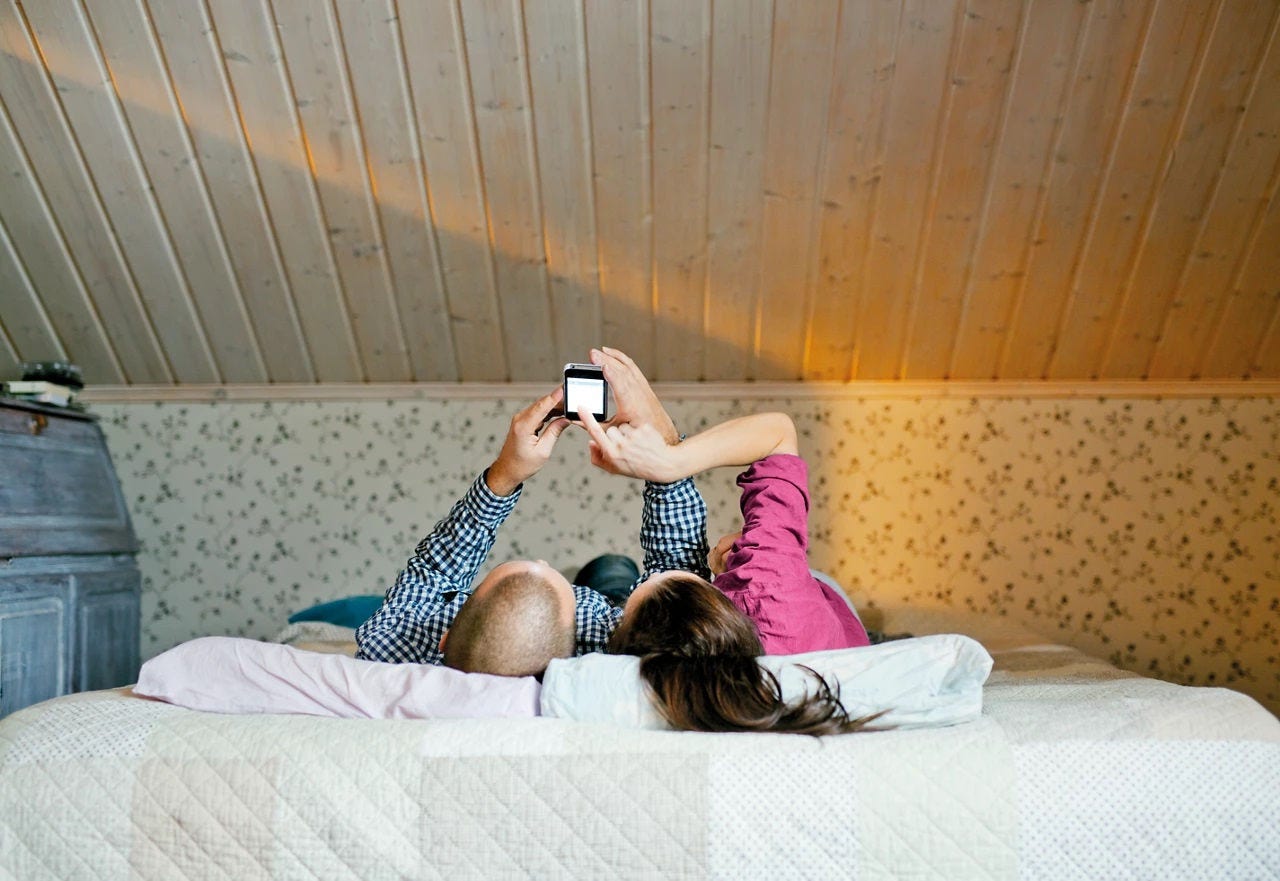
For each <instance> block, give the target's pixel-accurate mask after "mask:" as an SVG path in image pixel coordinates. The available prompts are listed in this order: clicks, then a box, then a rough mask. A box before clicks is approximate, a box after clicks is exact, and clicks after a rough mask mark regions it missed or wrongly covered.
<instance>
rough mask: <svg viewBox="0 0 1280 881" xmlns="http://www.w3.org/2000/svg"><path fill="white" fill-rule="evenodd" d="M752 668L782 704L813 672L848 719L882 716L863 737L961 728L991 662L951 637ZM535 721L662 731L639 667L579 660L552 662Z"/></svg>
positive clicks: (601, 658) (799, 692)
mask: <svg viewBox="0 0 1280 881" xmlns="http://www.w3.org/2000/svg"><path fill="white" fill-rule="evenodd" d="M760 663H761V664H762V665H763V666H765V667H766V668H767V669H769V670H771V671H772V672H773V674H774V675H775V676H777V677H778V682H779V684H780V685H781V686H782V696H783V698H784V699H786V700H788V701H793V700H796V699H798V698H800V697H802V696H803V695H804V694H805V693H806V692H811V691H812V690H813V678H812V676H810V675H809V674H808V673H807V672H806V671H804V670H803V669H801V666H800V665H802V664H803V665H805V666H808V667H811V668H813V669H814V670H815V671H816V672H818V673H819V674H821V675H822V676H823V677H825V678H826V680H827V682H829V683H830V684H831V686H832V688H835V687H836V686H839V688H840V702H841V703H842V704H844V706H845V709H847V710H848V711H849V715H851V716H854V717H858V716H867V715H871V714H873V713H878V712H880V711H881V710H885V711H886V712H885V714H884V715H883V716H881V717H880V718H878V719H876V720H875V721H873V722H872V723H870V724H869V725H868V726H867V729H868V730H884V729H889V728H932V727H937V726H942V725H955V724H958V723H960V722H969V721H972V720H974V719H977V718H978V717H979V716H980V715H982V684H983V683H984V682H986V681H987V676H988V675H989V674H990V673H991V663H992V661H991V656H990V655H989V654H987V651H986V649H984V648H983V647H982V646H981V645H980V644H979V643H978V642H976V641H974V640H972V639H970V638H969V637H967V636H960V635H958V634H939V635H935V636H921V637H916V638H914V639H901V640H896V641H894V642H886V643H881V644H880V645H872V646H866V647H863V648H853V649H834V650H829V651H822V652H808V653H806V654H802V655H770V656H766V657H763V658H761V659H760ZM541 706H542V714H543V715H544V716H560V717H563V718H566V719H577V720H580V721H583V722H608V723H612V724H615V725H622V726H624V727H627V728H667V727H669V726H668V725H667V724H666V722H665V721H664V720H663V719H662V717H661V716H660V715H659V714H658V711H657V709H655V708H654V706H653V704H652V703H651V702H650V700H649V698H648V695H647V693H646V691H645V689H644V685H643V683H642V682H641V680H640V659H639V658H636V657H630V656H627V655H600V654H592V655H584V656H583V657H580V658H570V659H567V660H556V661H552V662H551V665H550V666H549V667H547V672H546V675H545V676H543V679H542V700H541Z"/></svg>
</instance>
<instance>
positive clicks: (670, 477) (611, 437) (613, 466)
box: [578, 411, 687, 483]
mask: <svg viewBox="0 0 1280 881" xmlns="http://www.w3.org/2000/svg"><path fill="white" fill-rule="evenodd" d="M578 415H579V416H580V417H581V419H582V426H583V427H584V428H585V429H586V430H587V434H589V435H591V443H590V449H591V464H592V465H595V466H596V467H597V468H600V469H603V470H605V471H608V472H609V473H610V474H621V475H623V476H624V477H637V478H640V479H641V480H649V481H652V482H654V483H671V482H672V481H675V480H679V479H680V478H682V477H686V476H687V475H686V474H685V473H683V471H682V470H681V465H680V461H679V459H680V456H679V451H680V447H679V446H673V445H671V444H668V443H667V441H666V438H664V437H663V435H662V433H661V432H659V431H658V429H656V428H654V427H653V426H652V425H650V424H648V423H642V424H639V425H631V424H627V423H623V424H621V425H610V426H609V427H608V428H605V427H604V426H602V425H601V424H600V423H599V422H597V421H596V420H595V417H594V416H592V415H591V414H590V413H588V412H585V411H583V412H581V413H579V414H578Z"/></svg>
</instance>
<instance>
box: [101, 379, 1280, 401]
mask: <svg viewBox="0 0 1280 881" xmlns="http://www.w3.org/2000/svg"><path fill="white" fill-rule="evenodd" d="M550 388H551V385H550V384H549V383H548V384H544V383H529V382H514V383H474V382H473V383H431V382H424V383H327V384H288V383H275V384H256V385H255V384H242V385H180V386H169V385H102V386H94V387H92V388H88V389H85V391H84V393H83V394H82V395H81V397H82V399H83V400H84V401H85V402H87V403H101V404H106V403H152V402H166V403H167V402H174V403H176V402H189V403H194V402H209V401H365V400H458V401H467V400H494V399H499V398H503V399H510V398H515V399H518V400H524V399H532V398H535V397H537V396H538V395H540V394H543V393H545V392H546V391H548V390H549V389H550ZM654 388H655V390H656V391H657V392H658V394H659V395H661V396H662V397H664V398H670V399H672V400H694V401H696V400H725V399H746V400H762V399H775V398H781V399H786V400H850V399H859V398H895V399H915V398H1211V397H1222V398H1264V397H1280V380H1273V379H1271V380H1200V381H1194V382H1186V381H1178V382H1171V381H1159V382H1151V381H1141V380H1130V381H1118V380H1111V381H1097V382H1064V381H1044V382H1012V381H1008V382H1006V381H992V382H967V381H957V382H908V381H902V382H850V383H835V382H752V383H693V382H688V383H655V384H654Z"/></svg>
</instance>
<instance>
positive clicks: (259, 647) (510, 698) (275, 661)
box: [133, 636, 539, 719]
mask: <svg viewBox="0 0 1280 881" xmlns="http://www.w3.org/2000/svg"><path fill="white" fill-rule="evenodd" d="M133 691H134V693H135V694H139V695H142V696H144V697H152V698H157V699H159V700H162V701H166V702H168V703H171V704H177V705H179V706H183V707H189V708H190V709H193V710H207V711H210V712H214V713H301V714H304V715H310V716H336V717H340V718H347V719H353V718H371V719H446V718H450V719H459V718H509V717H527V716H536V715H538V691H539V686H538V681H537V680H536V679H534V678H533V677H532V676H522V677H513V676H490V675H488V674H484V673H463V672H461V671H458V670H454V669H451V668H449V667H437V666H433V665H428V664H384V663H379V662H377V661H358V660H356V659H355V658H349V657H346V656H345V655H338V654H320V653H317V652H308V651H303V650H301V649H296V648H293V647H292V646H287V645H278V644H275V643H269V642H258V641H256V640H252V639H239V638H236V637H230V636H206V637H203V638H201V639H193V640H191V641H190V642H185V643H183V644H182V645H179V646H177V647H175V648H171V649H169V651H167V652H164V653H163V654H160V655H157V656H156V657H154V658H152V659H151V660H149V661H147V662H146V663H145V664H143V665H142V669H141V671H139V673H138V684H137V685H135V686H134V687H133Z"/></svg>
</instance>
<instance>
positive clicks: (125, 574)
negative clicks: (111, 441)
mask: <svg viewBox="0 0 1280 881" xmlns="http://www.w3.org/2000/svg"><path fill="white" fill-rule="evenodd" d="M137 549H138V542H137V537H136V536H135V535H134V532H133V527H132V525H131V524H130V522H129V512H128V510H127V509H126V508H125V503H124V497H123V496H122V495H121V493H120V484H119V482H118V481H117V480H116V474H115V469H114V468H113V467H112V465H111V457H110V455H109V454H108V453H107V447H106V443H105V442H104V440H103V437H102V431H101V429H99V428H98V425H97V423H96V422H95V421H94V419H93V417H91V416H87V415H85V414H83V413H76V412H69V411H67V410H65V409H62V408H58V407H47V406H41V405H38V404H29V403H26V402H23V401H16V400H12V399H7V398H0V716H5V715H7V714H9V713H12V712H13V711H14V710H17V709H20V708H22V707H25V706H27V705H29V704H33V703H36V702H38V701H42V700H45V699H47V698H51V697H56V696H58V695H61V694H67V693H68V692H73V691H88V690H91V689H99V688H112V687H115V686H118V685H127V684H129V683H131V682H133V681H135V679H136V678H137V674H138V665H139V623H140V617H139V600H140V594H141V585H142V579H141V576H140V575H139V573H138V566H137V563H136V562H135V560H134V554H135V552H136V551H137Z"/></svg>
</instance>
